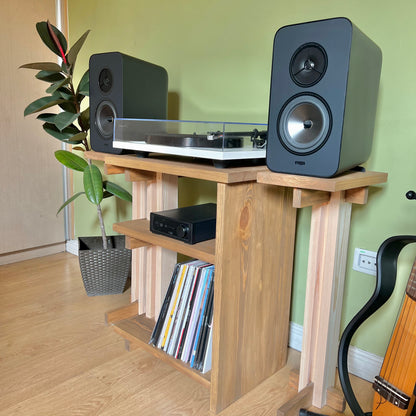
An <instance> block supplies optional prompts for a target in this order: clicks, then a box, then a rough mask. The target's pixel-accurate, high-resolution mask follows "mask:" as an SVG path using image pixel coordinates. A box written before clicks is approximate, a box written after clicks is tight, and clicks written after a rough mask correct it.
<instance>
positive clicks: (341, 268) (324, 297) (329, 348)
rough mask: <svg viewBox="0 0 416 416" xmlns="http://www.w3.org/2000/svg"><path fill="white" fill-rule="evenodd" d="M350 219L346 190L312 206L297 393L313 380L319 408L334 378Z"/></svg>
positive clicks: (323, 403) (314, 393)
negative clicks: (345, 199)
mask: <svg viewBox="0 0 416 416" xmlns="http://www.w3.org/2000/svg"><path fill="white" fill-rule="evenodd" d="M350 218H351V203H347V202H345V201H344V192H334V193H332V194H331V199H330V201H329V202H328V203H326V204H321V205H317V206H314V207H312V221H311V233H310V243H309V264H308V275H307V284H306V298H305V315H304V326H303V328H304V333H303V345H302V357H301V366H300V376H299V391H300V390H302V389H304V388H305V387H306V386H307V385H308V384H310V383H313V385H314V392H313V399H312V404H313V405H314V406H316V407H320V408H321V407H323V406H324V405H325V403H326V391H327V388H328V387H331V386H333V385H334V382H335V367H336V355H337V347H338V337H339V330H340V314H341V308H340V307H339V305H341V304H342V296H343V290H344V279H345V263H346V255H347V248H348V237H349V227H350Z"/></svg>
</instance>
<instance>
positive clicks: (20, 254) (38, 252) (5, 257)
mask: <svg viewBox="0 0 416 416" xmlns="http://www.w3.org/2000/svg"><path fill="white" fill-rule="evenodd" d="M63 251H65V243H64V242H61V243H56V244H49V245H46V246H41V247H33V248H29V249H25V250H20V251H13V252H10V253H4V254H0V265H3V264H10V263H17V262H19V261H25V260H30V259H34V258H37V257H44V256H49V255H51V254H56V253H62V252H63Z"/></svg>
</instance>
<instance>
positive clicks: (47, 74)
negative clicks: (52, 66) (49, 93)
mask: <svg viewBox="0 0 416 416" xmlns="http://www.w3.org/2000/svg"><path fill="white" fill-rule="evenodd" d="M35 77H36V78H37V79H40V80H41V81H45V82H58V81H61V80H63V79H65V75H64V74H62V73H60V72H56V71H39V72H38V73H37V74H36V75H35Z"/></svg>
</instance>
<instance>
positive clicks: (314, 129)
mask: <svg viewBox="0 0 416 416" xmlns="http://www.w3.org/2000/svg"><path fill="white" fill-rule="evenodd" d="M331 124H332V117H331V113H330V110H329V107H328V105H327V104H326V103H325V101H323V99H322V98H318V97H317V96H315V95H309V94H301V95H297V96H295V97H292V98H291V99H290V100H289V101H287V102H286V104H285V105H284V107H283V109H282V111H281V112H280V114H279V117H278V119H277V131H278V135H279V139H280V141H281V143H282V144H283V146H284V147H285V148H286V149H287V150H289V151H290V152H291V153H295V154H299V155H306V154H311V153H314V152H316V151H317V150H318V149H319V148H320V147H321V146H323V145H324V143H325V142H326V140H327V138H328V136H329V133H330V131H331Z"/></svg>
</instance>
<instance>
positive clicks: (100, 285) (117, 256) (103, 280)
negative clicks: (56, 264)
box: [78, 235, 131, 296]
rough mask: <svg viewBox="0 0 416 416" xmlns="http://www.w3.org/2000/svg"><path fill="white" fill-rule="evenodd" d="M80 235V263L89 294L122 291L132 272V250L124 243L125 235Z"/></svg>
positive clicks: (95, 294)
mask: <svg viewBox="0 0 416 416" xmlns="http://www.w3.org/2000/svg"><path fill="white" fill-rule="evenodd" d="M107 241H108V248H107V249H106V250H104V249H103V242H102V238H101V237H79V238H78V242H79V253H78V256H79V265H80V268H81V276H82V280H83V282H84V287H85V290H86V292H87V295H88V296H98V295H115V294H119V293H123V292H124V290H125V288H126V283H127V279H128V278H129V277H130V274H131V250H129V249H126V248H125V246H124V243H125V236H124V235H117V236H110V237H107Z"/></svg>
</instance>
